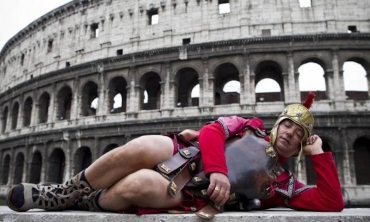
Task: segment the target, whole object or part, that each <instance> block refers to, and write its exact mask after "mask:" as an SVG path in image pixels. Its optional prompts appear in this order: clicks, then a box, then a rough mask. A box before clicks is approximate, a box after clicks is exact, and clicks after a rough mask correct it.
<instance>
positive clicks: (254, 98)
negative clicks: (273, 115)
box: [249, 71, 256, 105]
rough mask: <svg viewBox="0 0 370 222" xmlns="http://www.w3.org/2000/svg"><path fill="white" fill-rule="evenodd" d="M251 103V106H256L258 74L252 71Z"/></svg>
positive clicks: (250, 84)
mask: <svg viewBox="0 0 370 222" xmlns="http://www.w3.org/2000/svg"><path fill="white" fill-rule="evenodd" d="M249 81H250V83H249V86H250V87H249V88H250V89H249V102H250V104H251V105H255V104H256V89H255V88H256V73H254V71H251V73H250V78H249Z"/></svg>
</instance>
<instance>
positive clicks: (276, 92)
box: [255, 78, 281, 102]
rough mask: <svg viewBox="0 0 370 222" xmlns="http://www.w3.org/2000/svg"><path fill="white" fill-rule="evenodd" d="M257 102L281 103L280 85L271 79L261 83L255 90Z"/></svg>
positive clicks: (263, 80)
mask: <svg viewBox="0 0 370 222" xmlns="http://www.w3.org/2000/svg"><path fill="white" fill-rule="evenodd" d="M255 92H256V96H257V97H256V102H272V101H279V100H280V98H281V94H280V92H281V89H280V86H279V84H278V83H277V82H276V81H275V80H273V79H270V78H265V79H262V80H261V81H259V82H258V83H257V85H256V88H255Z"/></svg>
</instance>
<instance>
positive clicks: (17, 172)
mask: <svg viewBox="0 0 370 222" xmlns="http://www.w3.org/2000/svg"><path fill="white" fill-rule="evenodd" d="M23 166H24V155H23V153H18V154H17V157H16V158H15V169H14V177H13V178H14V180H13V182H14V184H18V183H22V177H23Z"/></svg>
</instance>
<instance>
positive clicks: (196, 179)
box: [194, 177, 202, 182]
mask: <svg viewBox="0 0 370 222" xmlns="http://www.w3.org/2000/svg"><path fill="white" fill-rule="evenodd" d="M194 180H195V181H196V182H199V181H202V178H201V177H194Z"/></svg>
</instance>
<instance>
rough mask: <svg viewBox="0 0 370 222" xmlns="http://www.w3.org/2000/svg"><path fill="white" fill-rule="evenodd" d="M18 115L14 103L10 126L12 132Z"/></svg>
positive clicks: (17, 105) (15, 126)
mask: <svg viewBox="0 0 370 222" xmlns="http://www.w3.org/2000/svg"><path fill="white" fill-rule="evenodd" d="M18 114H19V104H18V103H17V102H16V103H15V104H14V105H13V109H12V125H11V129H12V130H15V129H16V128H17V123H18Z"/></svg>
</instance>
